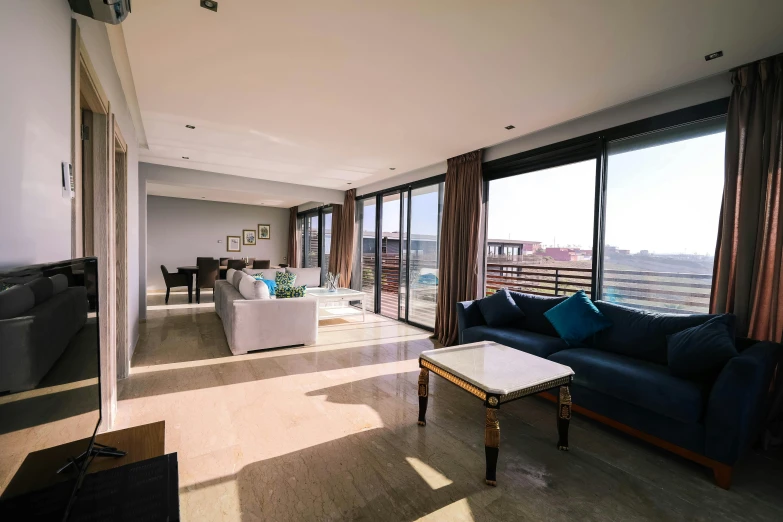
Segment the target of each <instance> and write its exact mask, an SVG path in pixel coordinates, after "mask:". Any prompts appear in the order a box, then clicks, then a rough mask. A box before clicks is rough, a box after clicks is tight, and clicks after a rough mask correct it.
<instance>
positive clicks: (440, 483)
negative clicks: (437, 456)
mask: <svg viewBox="0 0 783 522" xmlns="http://www.w3.org/2000/svg"><path fill="white" fill-rule="evenodd" d="M405 460H407V461H408V464H410V465H411V467H412V468H413V469H414V470H415V471H416V473H418V474H419V476H420V477H421V478H422V479H423V480H424V482H426V483H427V485H428V486H429V487H431V488H432V489H440V488H443V487H446V486H448V485H449V484H451V483H452V482H453V481H451V480H449V479H448V478H447V477H446V476H445V475H443V473H441V472H440V471H438V470H436V469H435V468H433V467H432V466H430V465H429V464H426V463H424V462H422V461H421V460H419V459H417V458H416V457H405Z"/></svg>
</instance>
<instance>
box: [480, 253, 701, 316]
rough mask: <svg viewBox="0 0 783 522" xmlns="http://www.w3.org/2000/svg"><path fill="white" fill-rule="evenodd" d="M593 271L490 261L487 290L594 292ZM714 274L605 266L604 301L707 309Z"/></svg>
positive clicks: (664, 308) (658, 309) (655, 307)
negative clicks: (618, 268) (592, 284)
mask: <svg viewBox="0 0 783 522" xmlns="http://www.w3.org/2000/svg"><path fill="white" fill-rule="evenodd" d="M592 274H593V271H592V269H591V268H579V267H563V266H557V267H551V266H550V267H544V266H537V265H536V266H531V265H521V264H509V263H495V262H490V263H487V293H488V294H490V293H494V292H496V291H497V290H499V289H500V288H503V287H507V288H509V289H510V290H517V291H520V292H525V293H529V294H535V295H543V296H556V295H571V294H574V293H576V292H578V291H579V290H584V291H585V292H586V293H587V294H588V295H590V294H591V283H592ZM711 283H712V276H711V275H709V274H680V273H672V272H649V271H639V270H615V269H605V270H604V279H603V296H602V298H603V299H604V300H605V301H611V302H616V303H618V304H623V305H626V306H631V307H634V308H641V309H644V310H651V311H656V312H668V313H706V312H707V311H708V309H709V303H710V288H711Z"/></svg>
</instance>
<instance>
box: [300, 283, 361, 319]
mask: <svg viewBox="0 0 783 522" xmlns="http://www.w3.org/2000/svg"><path fill="white" fill-rule="evenodd" d="M305 296H312V297H314V298H315V299H318V306H319V307H320V306H321V305H323V304H326V303H345V305H346V306H348V305H350V303H351V301H361V303H362V322H364V320H365V318H366V316H367V311H366V310H365V306H364V299H365V297H366V296H367V294H366V293H365V292H362V291H359V290H351V289H350V288H338V289H337V290H335V291H333V292H330V291H329V289H328V288H320V287H319V288H308V289H306V290H305Z"/></svg>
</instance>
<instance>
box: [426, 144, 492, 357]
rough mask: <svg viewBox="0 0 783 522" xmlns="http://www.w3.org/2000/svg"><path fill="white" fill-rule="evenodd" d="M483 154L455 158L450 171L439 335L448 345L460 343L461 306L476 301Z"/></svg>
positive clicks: (445, 205)
mask: <svg viewBox="0 0 783 522" xmlns="http://www.w3.org/2000/svg"><path fill="white" fill-rule="evenodd" d="M481 157H482V151H480V150H477V151H474V152H469V153H468V154H463V155H462V156H457V157H456V158H451V159H450V160H449V161H448V169H447V171H446V186H445V190H444V196H443V224H442V226H441V248H440V259H439V261H440V265H439V266H440V270H439V277H438V307H437V312H436V314H435V336H436V337H437V338H438V340H439V341H440V342H441V343H442V344H443V345H444V346H450V345H452V344H454V343H455V342H456V341H457V303H458V302H459V301H468V300H471V299H476V298H477V297H478V295H479V284H481V282H482V279H481V267H480V263H479V259H480V257H479V256H480V253H481V249H482V245H483V239H482V238H483V224H482V220H483V203H482V202H483V194H482V192H483V180H482V176H481Z"/></svg>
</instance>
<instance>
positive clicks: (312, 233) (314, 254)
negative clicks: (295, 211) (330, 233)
mask: <svg viewBox="0 0 783 522" xmlns="http://www.w3.org/2000/svg"><path fill="white" fill-rule="evenodd" d="M319 214H320V213H319V212H318V211H315V212H313V213H307V214H305V215H304V226H303V227H302V248H303V256H302V266H303V267H304V268H314V267H317V266H320V265H319V260H320V258H319V254H318V252H319V245H320V241H319V239H320V236H319V223H320V215H319Z"/></svg>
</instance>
